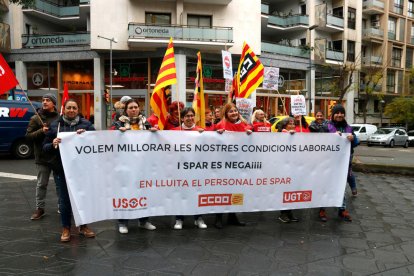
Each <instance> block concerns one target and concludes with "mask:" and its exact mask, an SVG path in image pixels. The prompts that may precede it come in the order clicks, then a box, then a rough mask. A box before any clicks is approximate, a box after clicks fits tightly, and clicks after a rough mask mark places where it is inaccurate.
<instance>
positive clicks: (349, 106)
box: [345, 71, 358, 124]
mask: <svg viewBox="0 0 414 276" xmlns="http://www.w3.org/2000/svg"><path fill="white" fill-rule="evenodd" d="M348 79H349V78H348ZM352 79H353V80H358V72H357V71H355V72H353V76H352ZM355 89H358V88H357V85H351V87H349V90H348V92H347V93H346V94H345V99H346V106H345V111H346V114H345V117H346V121H347V122H348V124H353V123H354V120H355V118H354V99H355V95H356V94H357V93H358V91H356V90H355Z"/></svg>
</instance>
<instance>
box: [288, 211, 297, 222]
mask: <svg viewBox="0 0 414 276" xmlns="http://www.w3.org/2000/svg"><path fill="white" fill-rule="evenodd" d="M288 218H289V220H290V222H299V219H298V218H297V217H295V216H294V215H293V212H292V211H291V212H289V214H288Z"/></svg>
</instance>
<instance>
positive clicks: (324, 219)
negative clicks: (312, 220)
mask: <svg viewBox="0 0 414 276" xmlns="http://www.w3.org/2000/svg"><path fill="white" fill-rule="evenodd" d="M319 219H320V220H321V221H322V222H327V221H328V217H327V216H326V211H325V210H319Z"/></svg>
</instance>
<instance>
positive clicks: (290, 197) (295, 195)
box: [283, 191, 312, 203]
mask: <svg viewBox="0 0 414 276" xmlns="http://www.w3.org/2000/svg"><path fill="white" fill-rule="evenodd" d="M308 201H312V191H292V192H284V193H283V203H294V202H308Z"/></svg>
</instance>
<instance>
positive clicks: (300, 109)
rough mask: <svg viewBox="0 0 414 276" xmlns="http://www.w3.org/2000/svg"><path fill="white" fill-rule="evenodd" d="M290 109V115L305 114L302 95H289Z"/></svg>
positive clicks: (304, 101)
mask: <svg viewBox="0 0 414 276" xmlns="http://www.w3.org/2000/svg"><path fill="white" fill-rule="evenodd" d="M290 110H291V113H292V115H306V100H305V97H304V96H303V95H292V96H290Z"/></svg>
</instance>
